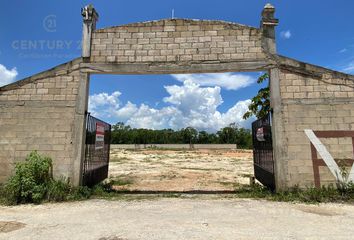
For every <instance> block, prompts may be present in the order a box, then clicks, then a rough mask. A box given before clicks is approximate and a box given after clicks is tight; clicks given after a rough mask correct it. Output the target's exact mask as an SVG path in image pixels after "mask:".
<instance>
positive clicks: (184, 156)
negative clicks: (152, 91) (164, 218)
mask: <svg viewBox="0 0 354 240" xmlns="http://www.w3.org/2000/svg"><path fill="white" fill-rule="evenodd" d="M252 174H253V165H252V151H239V150H236V151H235V150H198V151H182V150H181V151H176V150H138V151H131V150H119V149H116V150H112V152H111V161H110V165H109V175H110V176H111V177H112V178H114V179H117V182H118V185H119V184H120V185H121V186H118V187H117V188H118V189H127V190H143V191H149V190H152V191H190V190H205V191H214V190H218V191H223V190H234V189H235V187H237V185H239V184H248V183H249V177H250V175H252Z"/></svg>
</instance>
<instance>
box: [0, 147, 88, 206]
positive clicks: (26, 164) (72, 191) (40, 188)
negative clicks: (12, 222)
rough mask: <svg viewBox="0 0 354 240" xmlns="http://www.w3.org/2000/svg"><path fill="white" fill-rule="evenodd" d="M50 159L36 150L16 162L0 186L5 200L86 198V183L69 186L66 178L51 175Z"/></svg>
mask: <svg viewBox="0 0 354 240" xmlns="http://www.w3.org/2000/svg"><path fill="white" fill-rule="evenodd" d="M52 169H53V166H52V160H51V159H50V158H49V157H44V156H41V155H40V154H38V153H37V152H36V151H33V152H31V153H30V154H29V155H28V156H27V157H26V160H25V161H23V162H20V163H17V164H16V166H15V174H14V175H13V176H11V177H10V179H9V180H8V182H7V183H6V184H5V185H4V186H3V187H1V188H0V194H1V195H2V196H3V199H0V202H4V203H7V204H11V205H12V204H20V203H40V202H42V201H43V200H48V201H55V202H58V201H65V200H81V199H87V198H89V197H90V195H91V189H90V188H88V187H73V186H71V185H70V182H69V180H68V179H66V178H64V177H62V178H61V179H58V180H55V179H53V170H52Z"/></svg>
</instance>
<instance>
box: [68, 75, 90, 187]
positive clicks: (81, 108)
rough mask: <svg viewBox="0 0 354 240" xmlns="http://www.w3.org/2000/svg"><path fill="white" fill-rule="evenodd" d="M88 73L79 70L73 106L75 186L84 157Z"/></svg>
mask: <svg viewBox="0 0 354 240" xmlns="http://www.w3.org/2000/svg"><path fill="white" fill-rule="evenodd" d="M89 85H90V75H89V74H88V73H83V72H80V82H79V88H78V95H77V99H76V106H75V124H74V139H75V141H74V146H73V147H74V155H75V157H74V158H73V164H72V165H73V180H72V183H73V185H75V186H78V185H81V182H82V168H83V162H84V158H85V141H86V113H87V108H88V96H89Z"/></svg>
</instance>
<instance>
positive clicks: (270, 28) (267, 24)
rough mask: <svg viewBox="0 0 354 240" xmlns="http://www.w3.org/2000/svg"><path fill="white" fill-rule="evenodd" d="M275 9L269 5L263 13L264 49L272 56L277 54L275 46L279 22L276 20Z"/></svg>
mask: <svg viewBox="0 0 354 240" xmlns="http://www.w3.org/2000/svg"><path fill="white" fill-rule="evenodd" d="M274 13H275V8H274V6H272V5H271V4H269V3H267V4H266V5H265V6H264V8H263V11H262V20H261V29H262V33H263V41H262V42H263V48H265V50H266V51H268V52H269V53H271V54H275V53H276V52H277V48H276V44H275V27H276V26H277V25H278V22H279V20H278V19H276V18H274Z"/></svg>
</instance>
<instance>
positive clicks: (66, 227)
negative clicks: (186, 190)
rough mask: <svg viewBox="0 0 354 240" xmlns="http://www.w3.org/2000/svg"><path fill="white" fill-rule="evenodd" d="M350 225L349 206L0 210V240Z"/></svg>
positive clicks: (178, 235) (208, 201) (327, 234)
mask: <svg viewBox="0 0 354 240" xmlns="http://www.w3.org/2000/svg"><path fill="white" fill-rule="evenodd" d="M353 219H354V206H352V205H341V204H320V205H304V204H292V203H279V202H268V201H259V200H245V199H237V198H228V199H225V198H219V197H212V196H211V195H207V196H198V197H196V198H193V199H190V198H159V199H153V200H139V201H137V200H133V201H131V200H130V201H127V200H120V201H108V200H97V199H96V200H95V199H93V200H88V201H83V202H72V203H61V204H43V205H22V206H16V207H1V206H0V239H4V240H12V239H16V240H17V239H21V240H27V239H28V240H32V239H38V240H42V239H45V240H47V239H53V240H56V239H60V240H62V239H70V240H75V239H80V240H81V239H85V240H91V239H92V240H138V239H142V240H155V239H163V240H165V239H168V240H175V239H176V240H177V239H178V240H181V239H186V240H191V239H194V240H198V239H202V240H206V239H217V240H223V239H226V240H230V239H353V235H354V228H353V224H354V220H353ZM1 224H2V225H1ZM1 226H7V227H4V228H2V227H1ZM2 230H4V231H2Z"/></svg>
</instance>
